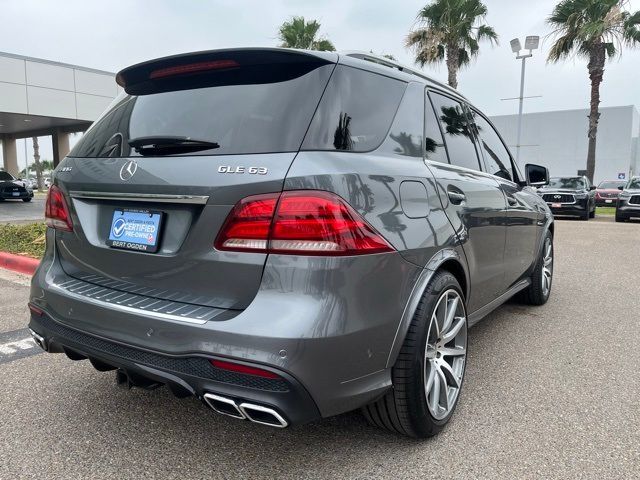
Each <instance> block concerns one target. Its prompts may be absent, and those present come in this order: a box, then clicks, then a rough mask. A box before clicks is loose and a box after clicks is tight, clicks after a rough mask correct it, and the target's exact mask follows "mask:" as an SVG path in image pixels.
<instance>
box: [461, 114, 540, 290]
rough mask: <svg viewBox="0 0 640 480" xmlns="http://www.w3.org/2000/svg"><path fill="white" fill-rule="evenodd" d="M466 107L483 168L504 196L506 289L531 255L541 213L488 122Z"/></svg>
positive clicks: (519, 275) (518, 277) (518, 275)
mask: <svg viewBox="0 0 640 480" xmlns="http://www.w3.org/2000/svg"><path fill="white" fill-rule="evenodd" d="M470 111H471V115H472V117H473V120H474V125H475V129H474V130H475V133H476V137H477V140H478V146H479V147H480V148H479V150H480V152H481V154H482V157H483V160H484V170H485V172H487V173H489V174H491V175H493V176H494V178H495V180H496V181H497V182H498V183H499V185H500V188H501V189H502V192H503V193H504V196H505V198H506V200H507V204H506V207H507V208H506V209H505V211H504V223H505V225H506V230H507V231H506V243H505V251H504V269H505V278H504V280H505V281H504V285H503V290H504V291H506V290H508V289H509V288H510V287H511V286H512V285H513V284H514V283H516V282H517V281H518V280H520V279H521V277H522V276H523V274H525V273H526V272H527V270H528V269H529V267H530V266H531V264H532V262H533V260H534V258H535V253H536V242H537V229H538V220H539V219H540V217H541V216H542V215H543V214H542V213H541V212H540V211H539V209H538V208H537V203H536V201H537V195H536V193H535V192H533V191H532V190H531V189H530V188H529V187H526V186H525V187H523V186H522V185H520V184H518V183H517V181H518V180H519V179H518V177H517V175H518V172H517V169H516V168H514V166H513V159H512V157H511V155H510V153H509V150H508V149H507V147H506V146H505V144H504V142H503V141H502V138H501V137H500V135H499V134H498V132H497V131H496V130H495V128H494V127H493V125H492V124H491V122H489V120H488V119H487V118H486V117H485V116H484V115H482V114H481V113H480V112H478V111H477V110H475V109H473V108H472V109H471V110H470Z"/></svg>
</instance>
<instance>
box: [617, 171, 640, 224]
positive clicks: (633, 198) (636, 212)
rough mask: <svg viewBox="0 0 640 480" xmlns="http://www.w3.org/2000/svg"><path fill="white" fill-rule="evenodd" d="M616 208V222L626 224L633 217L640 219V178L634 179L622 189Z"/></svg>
mask: <svg viewBox="0 0 640 480" xmlns="http://www.w3.org/2000/svg"><path fill="white" fill-rule="evenodd" d="M621 190H622V192H620V196H619V197H618V205H617V207H616V222H626V221H627V220H629V219H630V218H631V217H636V218H640V177H633V178H631V180H629V183H627V185H626V186H624V187H621Z"/></svg>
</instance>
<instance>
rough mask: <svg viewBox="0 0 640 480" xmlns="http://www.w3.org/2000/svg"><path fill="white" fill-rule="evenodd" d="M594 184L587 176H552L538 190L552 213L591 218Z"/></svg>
mask: <svg viewBox="0 0 640 480" xmlns="http://www.w3.org/2000/svg"><path fill="white" fill-rule="evenodd" d="M595 189H596V187H595V186H594V185H591V183H590V182H589V179H588V178H587V177H554V178H551V179H550V180H549V184H548V185H546V186H544V187H542V188H541V189H539V190H538V195H540V196H541V197H542V199H543V200H544V201H545V202H547V205H549V208H551V212H553V214H554V215H567V216H572V217H580V218H581V219H582V220H589V219H590V218H593V217H594V216H595V213H596V199H595Z"/></svg>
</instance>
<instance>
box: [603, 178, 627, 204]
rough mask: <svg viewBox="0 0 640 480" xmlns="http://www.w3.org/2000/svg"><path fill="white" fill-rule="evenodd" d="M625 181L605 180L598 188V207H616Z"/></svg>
mask: <svg viewBox="0 0 640 480" xmlns="http://www.w3.org/2000/svg"><path fill="white" fill-rule="evenodd" d="M626 183H627V182H626V181H624V180H603V181H602V182H600V183H599V184H598V187H597V188H596V206H597V207H615V206H616V204H617V203H618V196H619V195H620V189H621V188H620V187H623V188H624V186H625V184H626Z"/></svg>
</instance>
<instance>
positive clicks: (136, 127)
mask: <svg viewBox="0 0 640 480" xmlns="http://www.w3.org/2000/svg"><path fill="white" fill-rule="evenodd" d="M336 59H337V57H335V58H333V56H332V55H329V54H327V55H324V54H318V55H316V54H309V53H304V52H296V51H284V50H276V49H249V50H225V51H214V52H204V53H199V54H191V55H184V56H176V57H169V58H165V59H160V60H156V61H152V62H146V63H143V64H140V65H136V66H133V67H130V68H128V69H125V70H123V71H122V72H120V73H119V74H118V77H117V79H118V83H120V84H121V85H122V86H124V88H125V93H124V94H123V95H121V96H120V97H119V98H118V99H116V101H115V102H114V104H113V106H112V107H111V108H110V109H109V110H108V111H107V112H106V113H105V114H104V115H103V116H102V117H101V118H100V119H99V120H98V121H96V122H95V123H94V125H93V126H92V127H91V128H90V129H89V130H88V131H87V133H86V134H85V135H84V136H83V137H82V139H81V140H80V141H79V143H78V144H77V145H76V146H75V147H74V149H73V150H72V152H71V153H70V154H69V156H68V157H67V158H66V159H65V161H64V162H63V163H62V164H61V165H60V166H59V168H58V169H57V173H56V177H55V183H56V184H57V185H58V186H59V187H60V188H61V190H62V191H63V192H64V194H65V197H66V198H67V202H68V203H69V206H70V210H71V217H72V221H73V231H71V232H63V231H57V232H56V245H57V251H58V253H59V257H60V261H61V264H62V267H63V269H64V270H65V272H66V273H67V274H68V275H70V276H73V277H76V278H81V279H83V280H85V281H89V282H93V283H96V284H100V285H104V286H108V287H110V288H113V289H122V290H123V291H131V292H134V293H138V294H140V295H145V296H150V297H157V298H159V299H166V300H173V301H179V302H185V303H192V304H196V305H208V306H212V307H218V308H230V309H242V308H245V307H246V306H247V305H248V304H249V303H250V302H251V300H252V299H253V297H254V296H255V294H256V292H257V290H258V287H259V284H260V280H261V277H262V271H263V268H264V263H265V260H266V254H262V253H242V254H239V253H233V252H222V251H217V250H215V249H214V247H213V244H214V240H215V238H216V236H217V234H218V231H219V230H220V228H221V226H222V224H223V223H224V221H225V219H226V217H227V215H228V214H229V212H230V211H231V209H232V207H233V206H234V205H235V204H236V203H237V202H238V201H239V200H240V199H242V198H244V197H246V196H248V195H256V194H262V193H269V192H280V191H282V188H283V182H284V178H285V176H286V173H287V171H288V169H289V167H290V165H291V163H292V161H293V159H294V158H295V156H296V154H297V151H298V150H299V148H300V144H301V143H302V140H303V138H304V135H305V132H306V130H307V127H308V125H309V123H310V121H311V118H312V117H313V114H314V111H315V109H316V107H317V105H318V102H319V100H320V97H321V96H322V93H323V91H324V88H325V86H326V84H327V82H328V80H329V77H330V76H331V72H332V70H333V68H334V66H335V65H334V62H335V60H336ZM120 217H121V218H122V220H119V218H120ZM123 235H124V236H123ZM141 245H142V246H141Z"/></svg>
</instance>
